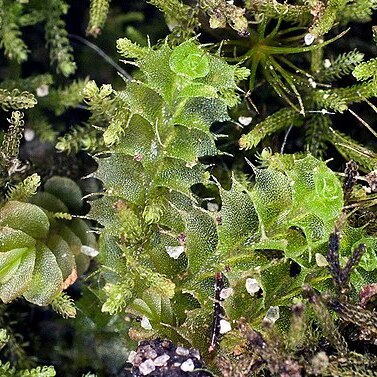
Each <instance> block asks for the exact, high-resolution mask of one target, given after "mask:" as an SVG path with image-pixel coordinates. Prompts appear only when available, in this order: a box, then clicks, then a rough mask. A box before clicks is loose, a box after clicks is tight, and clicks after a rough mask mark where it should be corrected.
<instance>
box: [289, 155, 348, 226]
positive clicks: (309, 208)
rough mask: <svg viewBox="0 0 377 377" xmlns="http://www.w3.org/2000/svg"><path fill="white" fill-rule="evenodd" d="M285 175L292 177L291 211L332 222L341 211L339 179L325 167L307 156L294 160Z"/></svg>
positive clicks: (341, 194) (341, 198) (341, 193)
mask: <svg viewBox="0 0 377 377" xmlns="http://www.w3.org/2000/svg"><path fill="white" fill-rule="evenodd" d="M287 174H288V175H289V176H290V177H291V178H292V180H293V182H294V184H293V185H292V199H293V203H294V209H293V211H297V212H300V211H301V213H302V212H307V213H310V214H312V215H316V216H318V217H319V218H320V219H322V220H323V221H329V220H332V219H336V218H337V217H338V216H339V214H340V212H341V210H342V208H343V190H342V184H341V182H340V180H339V179H338V178H337V177H336V176H335V174H334V173H333V172H332V171H331V170H330V169H329V168H328V167H327V166H326V164H325V163H323V162H321V161H319V160H317V159H316V158H314V157H313V156H311V155H308V156H307V157H305V158H302V159H299V160H296V161H295V165H294V169H293V170H292V172H291V173H289V172H287Z"/></svg>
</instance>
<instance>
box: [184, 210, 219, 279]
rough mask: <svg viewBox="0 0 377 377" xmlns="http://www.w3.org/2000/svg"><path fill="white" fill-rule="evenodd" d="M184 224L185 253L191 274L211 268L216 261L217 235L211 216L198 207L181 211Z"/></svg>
mask: <svg viewBox="0 0 377 377" xmlns="http://www.w3.org/2000/svg"><path fill="white" fill-rule="evenodd" d="M183 218H184V221H185V225H186V255H187V258H188V268H189V270H190V271H191V272H192V273H193V274H197V273H199V272H206V271H209V270H213V268H214V264H215V263H216V262H217V261H218V256H217V255H216V253H215V251H216V247H217V243H218V235H217V231H216V225H215V222H214V220H213V218H212V217H211V216H210V215H209V214H207V213H206V212H204V211H202V210H200V209H194V210H193V211H192V212H189V213H183Z"/></svg>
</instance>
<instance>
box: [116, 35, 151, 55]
mask: <svg viewBox="0 0 377 377" xmlns="http://www.w3.org/2000/svg"><path fill="white" fill-rule="evenodd" d="M116 46H117V51H118V53H119V54H120V55H122V56H123V57H124V58H127V59H128V58H131V59H142V58H143V57H144V56H145V55H147V54H148V48H147V47H141V46H139V45H138V44H137V43H134V42H132V41H131V40H129V39H128V38H119V39H117V42H116Z"/></svg>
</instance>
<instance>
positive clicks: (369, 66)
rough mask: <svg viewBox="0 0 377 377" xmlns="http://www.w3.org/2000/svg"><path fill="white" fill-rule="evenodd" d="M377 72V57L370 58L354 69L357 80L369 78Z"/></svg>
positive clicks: (353, 72) (353, 73)
mask: <svg viewBox="0 0 377 377" xmlns="http://www.w3.org/2000/svg"><path fill="white" fill-rule="evenodd" d="M376 72H377V58H374V59H370V60H368V61H366V62H363V63H361V64H359V65H357V66H356V67H355V69H354V70H353V71H352V75H353V76H354V77H355V78H356V80H358V81H361V80H367V79H369V78H370V77H373V76H375V75H376Z"/></svg>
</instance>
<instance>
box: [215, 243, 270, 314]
mask: <svg viewBox="0 0 377 377" xmlns="http://www.w3.org/2000/svg"><path fill="white" fill-rule="evenodd" d="M242 252H243V254H241V250H240V255H236V256H234V257H233V258H230V259H229V260H227V263H228V265H229V271H227V272H226V273H225V276H226V278H227V280H228V282H229V286H230V287H231V288H233V291H234V293H233V295H231V296H230V297H229V298H227V299H226V300H225V301H224V302H223V304H222V306H223V307H224V310H225V313H226V315H227V317H228V318H230V319H233V320H237V319H239V318H241V317H245V318H247V319H251V318H255V316H256V313H258V312H259V311H260V310H262V308H263V300H262V297H261V296H259V295H258V294H257V292H256V293H255V294H254V295H251V294H250V293H248V292H247V290H246V279H248V278H250V279H256V280H257V281H258V282H260V274H261V269H262V267H263V266H265V265H267V264H268V263H269V262H268V260H267V258H266V257H265V256H263V255H261V254H260V253H259V252H255V251H253V250H247V249H246V250H245V248H243V250H242Z"/></svg>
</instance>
